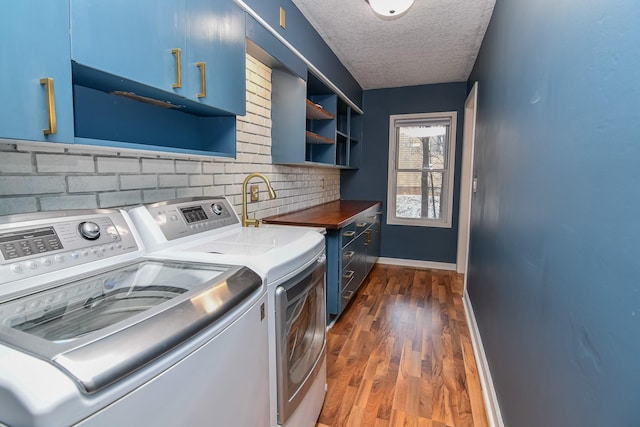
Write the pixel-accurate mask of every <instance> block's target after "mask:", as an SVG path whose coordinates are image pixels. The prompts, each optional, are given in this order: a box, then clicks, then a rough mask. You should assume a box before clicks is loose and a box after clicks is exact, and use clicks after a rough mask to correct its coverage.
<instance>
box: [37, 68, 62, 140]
mask: <svg viewBox="0 0 640 427" xmlns="http://www.w3.org/2000/svg"><path fill="white" fill-rule="evenodd" d="M40 84H41V85H45V88H46V90H47V110H48V112H49V114H48V115H49V127H48V128H47V129H43V130H42V133H44V134H45V135H53V134H54V133H56V132H57V131H58V125H57V123H56V101H55V95H54V90H53V79H52V78H51V77H47V78H44V79H40Z"/></svg>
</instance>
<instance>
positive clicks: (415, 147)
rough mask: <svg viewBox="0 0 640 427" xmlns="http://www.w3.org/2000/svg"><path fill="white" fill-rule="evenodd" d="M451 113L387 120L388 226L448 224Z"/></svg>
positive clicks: (452, 133)
mask: <svg viewBox="0 0 640 427" xmlns="http://www.w3.org/2000/svg"><path fill="white" fill-rule="evenodd" d="M456 117H457V113H456V112H455V111H451V112H443V113H424V114H401V115H393V116H391V118H390V124H389V183H388V194H387V200H388V202H387V221H388V223H389V224H399V225H420V226H426V227H446V228H450V227H451V216H452V203H453V168H454V158H455V141H456Z"/></svg>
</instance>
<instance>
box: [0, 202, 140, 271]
mask: <svg viewBox="0 0 640 427" xmlns="http://www.w3.org/2000/svg"><path fill="white" fill-rule="evenodd" d="M136 250H138V245H137V243H136V240H135V238H134V237H133V234H132V233H131V229H130V227H129V225H128V223H127V221H126V220H125V219H124V217H123V214H122V213H121V212H120V211H117V210H111V209H102V210H90V211H89V210H88V211H59V212H38V213H31V214H23V215H11V216H8V217H4V218H0V273H2V274H0V276H1V277H0V284H1V283H5V282H10V281H13V280H18V279H22V278H24V277H29V276H35V275H39V274H43V273H47V272H51V271H56V270H61V269H64V268H68V267H72V266H74V265H79V264H85V263H89V262H92V261H97V260H101V259H104V258H109V257H113V256H117V255H121V254H125V253H129V252H134V251H136Z"/></svg>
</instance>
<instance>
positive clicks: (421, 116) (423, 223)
mask: <svg viewBox="0 0 640 427" xmlns="http://www.w3.org/2000/svg"><path fill="white" fill-rule="evenodd" d="M457 118H458V113H457V112H456V111H444V112H439V113H418V114H394V115H391V116H389V175H388V180H387V223H388V224H391V225H412V226H420V227H439V228H451V226H452V218H453V189H454V188H455V185H454V184H455V183H454V180H453V178H454V168H455V157H456V156H455V153H456V127H457ZM447 119H448V120H450V122H451V126H450V129H449V139H448V141H447V144H448V147H447V150H448V151H447V153H448V165H447V167H448V170H447V182H448V188H447V194H446V196H445V197H446V203H447V205H446V207H447V212H446V214H445V218H441V219H429V218H398V217H396V177H397V166H396V162H397V156H396V150H397V148H398V141H397V136H398V132H397V127H398V126H397V125H396V122H400V121H406V120H418V121H419V120H425V122H428V121H433V120H447Z"/></svg>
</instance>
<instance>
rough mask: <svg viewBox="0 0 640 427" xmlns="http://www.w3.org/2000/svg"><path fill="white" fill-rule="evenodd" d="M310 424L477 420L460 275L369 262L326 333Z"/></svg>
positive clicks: (440, 425) (480, 422)
mask: <svg viewBox="0 0 640 427" xmlns="http://www.w3.org/2000/svg"><path fill="white" fill-rule="evenodd" d="M327 383H328V390H327V395H326V399H325V402H324V406H323V408H322V412H321V414H320V417H319V419H318V424H317V426H318V427H341V426H363V427H364V426H366V427H368V426H371V427H382V426H385V427H387V426H389V427H391V426H416V427H426V426H428V427H464V426H474V427H485V426H487V425H488V424H487V420H486V413H485V407H484V402H483V398H482V392H481V386H480V381H479V378H478V373H477V369H476V363H475V359H474V357H473V350H472V347H471V340H470V337H469V329H468V326H467V322H466V319H465V315H464V308H463V305H462V276H461V275H458V274H456V273H455V272H450V271H441V270H427V269H416V268H410V267H398V266H389V265H381V264H377V265H375V266H374V268H373V270H372V271H371V274H370V275H369V278H368V279H367V281H365V283H364V284H363V285H362V287H361V288H360V290H359V291H358V294H357V296H356V297H354V300H353V301H352V302H351V304H350V305H349V307H348V308H347V309H346V310H345V312H344V313H343V315H342V316H341V317H340V319H339V320H338V321H337V322H336V323H335V325H334V326H333V327H332V328H331V329H330V330H329V332H328V336H327Z"/></svg>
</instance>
